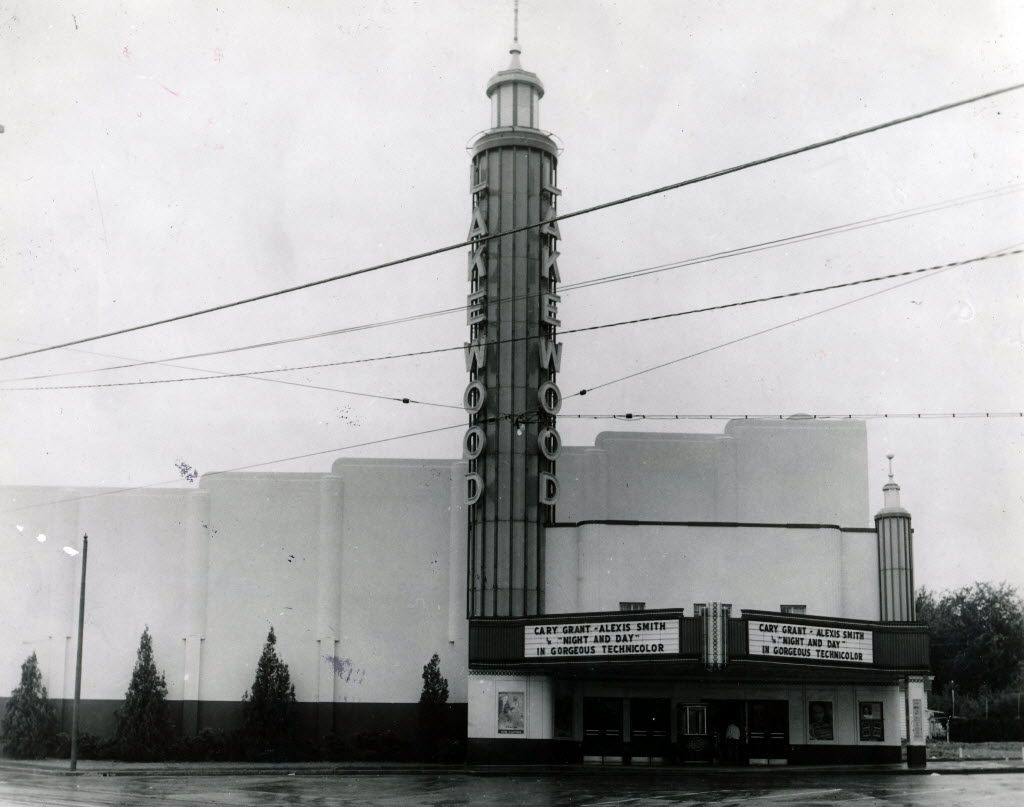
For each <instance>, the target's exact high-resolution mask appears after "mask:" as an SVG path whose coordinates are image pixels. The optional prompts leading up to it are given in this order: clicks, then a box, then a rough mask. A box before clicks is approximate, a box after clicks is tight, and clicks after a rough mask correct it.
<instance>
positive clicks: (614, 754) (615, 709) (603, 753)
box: [583, 698, 625, 762]
mask: <svg viewBox="0 0 1024 807" xmlns="http://www.w3.org/2000/svg"><path fill="white" fill-rule="evenodd" d="M622 707H623V699H622V698H584V699H583V759H584V761H585V762H622V756H623V753H624V750H625V749H624V748H623V737H622V722H623V721H622Z"/></svg>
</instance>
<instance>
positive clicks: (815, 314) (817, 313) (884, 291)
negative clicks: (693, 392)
mask: <svg viewBox="0 0 1024 807" xmlns="http://www.w3.org/2000/svg"><path fill="white" fill-rule="evenodd" d="M1014 246H1016V245H1014ZM1020 252H1021V250H1020V249H1007V250H1003V251H1001V252H993V253H989V254H988V255H982V256H980V257H978V258H971V259H968V260H966V261H952V262H950V263H948V264H942V265H940V266H935V267H933V269H935V271H932V272H929V273H928V274H922V275H920V276H918V277H912V278H910V280H904V281H903V282H902V283H895V284H893V285H892V286H887V287H886V288H884V289H879V290H878V291H873V292H871V293H870V294H865V295H862V296H860V297H854V298H853V299H851V300H846V301H845V302H842V303H837V304H836V305H830V306H828V307H827V308H822V309H820V310H818V311H813V312H811V313H810V314H804V315H803V316H800V317H796V318H794V319H790V320H786V321H785V322H780V323H778V324H776V325H772V326H770V327H768V328H762V329H761V330H759V331H754V332H753V333H748V334H745V335H744V336H738V337H736V338H735V339H730V340H729V341H727V342H721V343H720V344H717V345H713V346H711V347H708V348H704V349H703V350H698V351H696V352H694V353H688V354H687V355H685V356H679V357H677V358H675V359H670V360H669V361H665V362H661V363H660V364H655V365H653V366H651V367H645V368H644V369H642V370H637V371H636V372H633V373H628V374H626V375H623V376H619V377H618V378H613V379H610V380H608V381H603V382H602V383H600V384H594V385H593V386H590V387H584V388H583V389H581V390H580V391H579V392H574V393H573V394H571V395H566V396H565V398H566V399H569V398H575V397H577V396H583V395H587V394H588V393H590V392H593V391H594V390H598V389H603V388H604V387H610V386H612V385H613V384H618V383H621V382H622V381H627V380H629V379H631V378H636V377H637V376H641V375H646V374H647V373H653V372H654V371H655V370H661V369H663V368H665V367H669V366H671V365H673V364H679V363H680V362H684V361H688V360H689V359H695V358H697V357H698V356H704V355H707V354H708V353H712V352H714V351H716V350H721V349H722V348H726V347H730V346H731V345H736V344H739V343H740V342H745V341H747V340H748V339H753V338H755V337H757V336H763V335H764V334H766V333H771V332H772V331H777V330H780V329H782V328H785V327H787V326H789V325H795V324H797V323H798V322H804V321H806V320H809V319H813V318H814V317H818V316H821V315H822V314H827V313H829V312H831V311H838V310H839V309H840V308H845V307H846V306H849V305H853V304H854V303H859V302H862V301H864V300H868V299H870V298H872V297H877V296H879V295H880V294H887V293H888V292H890V291H894V290H896V289H899V288H902V287H903V286H909V285H910V284H911V283H920V282H921V281H922V280H928V279H929V278H933V277H936V276H938V275H940V274H943V273H944V272H948V271H950V270H951V269H954V268H956V267H960V266H966V265H968V264H971V263H977V262H978V261H984V260H989V259H991V258H995V257H997V256H1000V257H1001V256H1005V255H1017V254H1020Z"/></svg>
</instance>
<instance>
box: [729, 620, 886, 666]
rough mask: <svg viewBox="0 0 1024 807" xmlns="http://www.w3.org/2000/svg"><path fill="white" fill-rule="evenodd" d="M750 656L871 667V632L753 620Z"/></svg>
mask: <svg viewBox="0 0 1024 807" xmlns="http://www.w3.org/2000/svg"><path fill="white" fill-rule="evenodd" d="M747 639H748V644H749V648H750V655H751V656H765V657H768V658H775V659H779V660H780V661H845V662H853V663H854V664H871V663H872V647H873V646H872V637H871V631H869V630H859V629H856V628H823V627H819V626H817V625H793V624H791V623H788V622H759V621H757V620H754V619H751V620H750V623H749V626H748V633H747Z"/></svg>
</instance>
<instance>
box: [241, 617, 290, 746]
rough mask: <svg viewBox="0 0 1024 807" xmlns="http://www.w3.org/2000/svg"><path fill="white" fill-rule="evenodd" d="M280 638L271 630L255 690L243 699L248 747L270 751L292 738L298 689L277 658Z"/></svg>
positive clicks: (257, 666)
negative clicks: (290, 719) (290, 728)
mask: <svg viewBox="0 0 1024 807" xmlns="http://www.w3.org/2000/svg"><path fill="white" fill-rule="evenodd" d="M276 645H277V636H275V635H274V628H273V626H271V628H270V632H269V633H268V634H267V641H266V643H265V644H264V645H263V653H262V654H261V655H260V660H259V662H258V663H257V665H256V678H255V679H254V680H253V682H252V688H251V689H249V690H246V693H245V694H244V695H243V696H242V725H243V732H244V734H245V738H246V740H247V741H248V743H249V744H250V745H251V746H253V747H255V748H258V750H267V749H269V748H273V747H274V746H275V745H276V744H278V743H281V742H284V741H286V740H287V739H288V738H289V717H290V716H291V710H292V704H293V703H295V685H294V684H292V681H291V675H290V673H289V672H288V665H287V664H285V663H284V662H283V661H281V659H280V658H279V657H278V655H277V648H276Z"/></svg>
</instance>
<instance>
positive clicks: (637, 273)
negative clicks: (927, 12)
mask: <svg viewBox="0 0 1024 807" xmlns="http://www.w3.org/2000/svg"><path fill="white" fill-rule="evenodd" d="M1022 190H1024V183H1013V184H1010V185H1005V186H1002V187H1000V188H996V189H990V190H987V191H976V192H974V193H971V194H967V195H965V196H960V197H956V198H954V199H948V200H944V201H941V202H932V203H930V204H927V205H922V206H919V207H915V208H908V209H905V210H900V211H894V212H892V213H886V214H882V215H879V216H872V217H869V218H866V219H860V220H858V221H853V222H847V223H845V224H838V225H833V226H831V227H824V228H820V229H817V230H811V231H809V232H805V233H799V234H796V235H789V236H784V237H781V238H774V239H771V240H769V241H761V242H758V243H755V244H747V245H745V246H741V247H733V248H731V249H727V250H722V251H719V252H712V253H709V254H705V255H699V256H696V257H690V258H683V259H681V260H676V261H670V262H667V263H662V264H657V265H655V266H648V267H644V268H640V269H633V270H629V271H626V272H618V273H615V274H611V275H605V276H603V277H596V278H590V279H587V280H581V281H578V282H576V283H566V284H562V285H560V286H559V288H558V292H559V294H565V293H567V292H571V291H575V290H577V289H585V288H591V287H593V286H600V285H604V284H606V283H616V282H620V281H623V280H632V279H634V278H638V277H645V276H647V275H652V274H658V273H661V272H667V271H670V270H672V269H679V268H688V267H691V266H696V265H699V264H704V263H711V262H713V261H716V260H722V259H725V258H734V257H738V256H740V255H748V254H752V253H755V252H761V251H763V250H767V249H775V248H778V247H782V246H789V245H791V244H798V243H803V242H804V241H811V240H816V239H818V238H824V237H826V236H830V235H836V234H839V233H845V232H852V231H854V230H859V229H862V228H865V227H871V226H875V225H878V224H888V223H890V222H893V221H900V220H902V219H907V218H912V217H915V216H921V215H924V214H926V213H933V212H937V211H940V210H945V209H948V208H951V207H957V206H960V205H963V204H972V203H974V202H979V201H986V200H988V199H994V198H999V197H1001V196H1007V195H1009V194H1013V193H1019V192H1021V191H1022ZM536 296H537V295H536V294H532V295H531V294H521V295H515V296H512V297H502V298H500V299H499V300H498V301H497V302H498V303H503V302H518V301H521V300H529V299H532V298H535V297H536ZM465 310H466V306H464V305H461V306H454V307H450V308H441V309H436V310H433V311H425V312H420V313H416V314H408V315H406V316H403V317H395V318H393V319H387V320H377V321H374V322H366V323H360V324H358V325H348V326H346V327H343V328H335V329H332V330H328V331H320V332H317V333H311V334H302V335H299V336H289V337H283V338H280V339H272V340H269V341H265V342H255V343H251V344H246V345H238V346H235V347H230V348H221V349H217V350H206V351H202V352H199V353H186V354H183V355H180V356H169V357H165V358H162V359H147V360H140V359H132V360H130V361H129V363H127V364H114V365H108V366H106V367H94V368H89V369H84V370H64V371H61V372H57V373H43V374H39V375H29V376H20V377H16V378H4V379H0V384H7V383H14V382H19V381H39V380H43V379H47V378H61V377H66V376H69V375H86V374H91V373H99V372H105V371H108V370H127V369H132V368H135V367H146V366H148V365H152V364H166V365H168V366H173V365H170V363H171V362H176V361H184V360H188V359H196V358H205V357H208V356H218V355H223V354H227V353H238V352H242V351H246V350H255V349H259V348H265V347H278V346H281V345H288V344H293V343H296V342H304V341H308V340H312V339H321V338H324V337H329V336H339V335H343V334H348V333H356V332H359V331H364V330H370V329H375V328H383V327H389V326H392V325H401V324H405V323H409V322H417V321H420V320H424V319H428V318H432V317H438V316H444V315H447V314H457V313H462V312H465ZM96 355H104V354H96ZM107 355H108V357H109V358H118V357H117V356H110V355H109V354H107ZM186 369H197V370H198V369H199V368H186Z"/></svg>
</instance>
